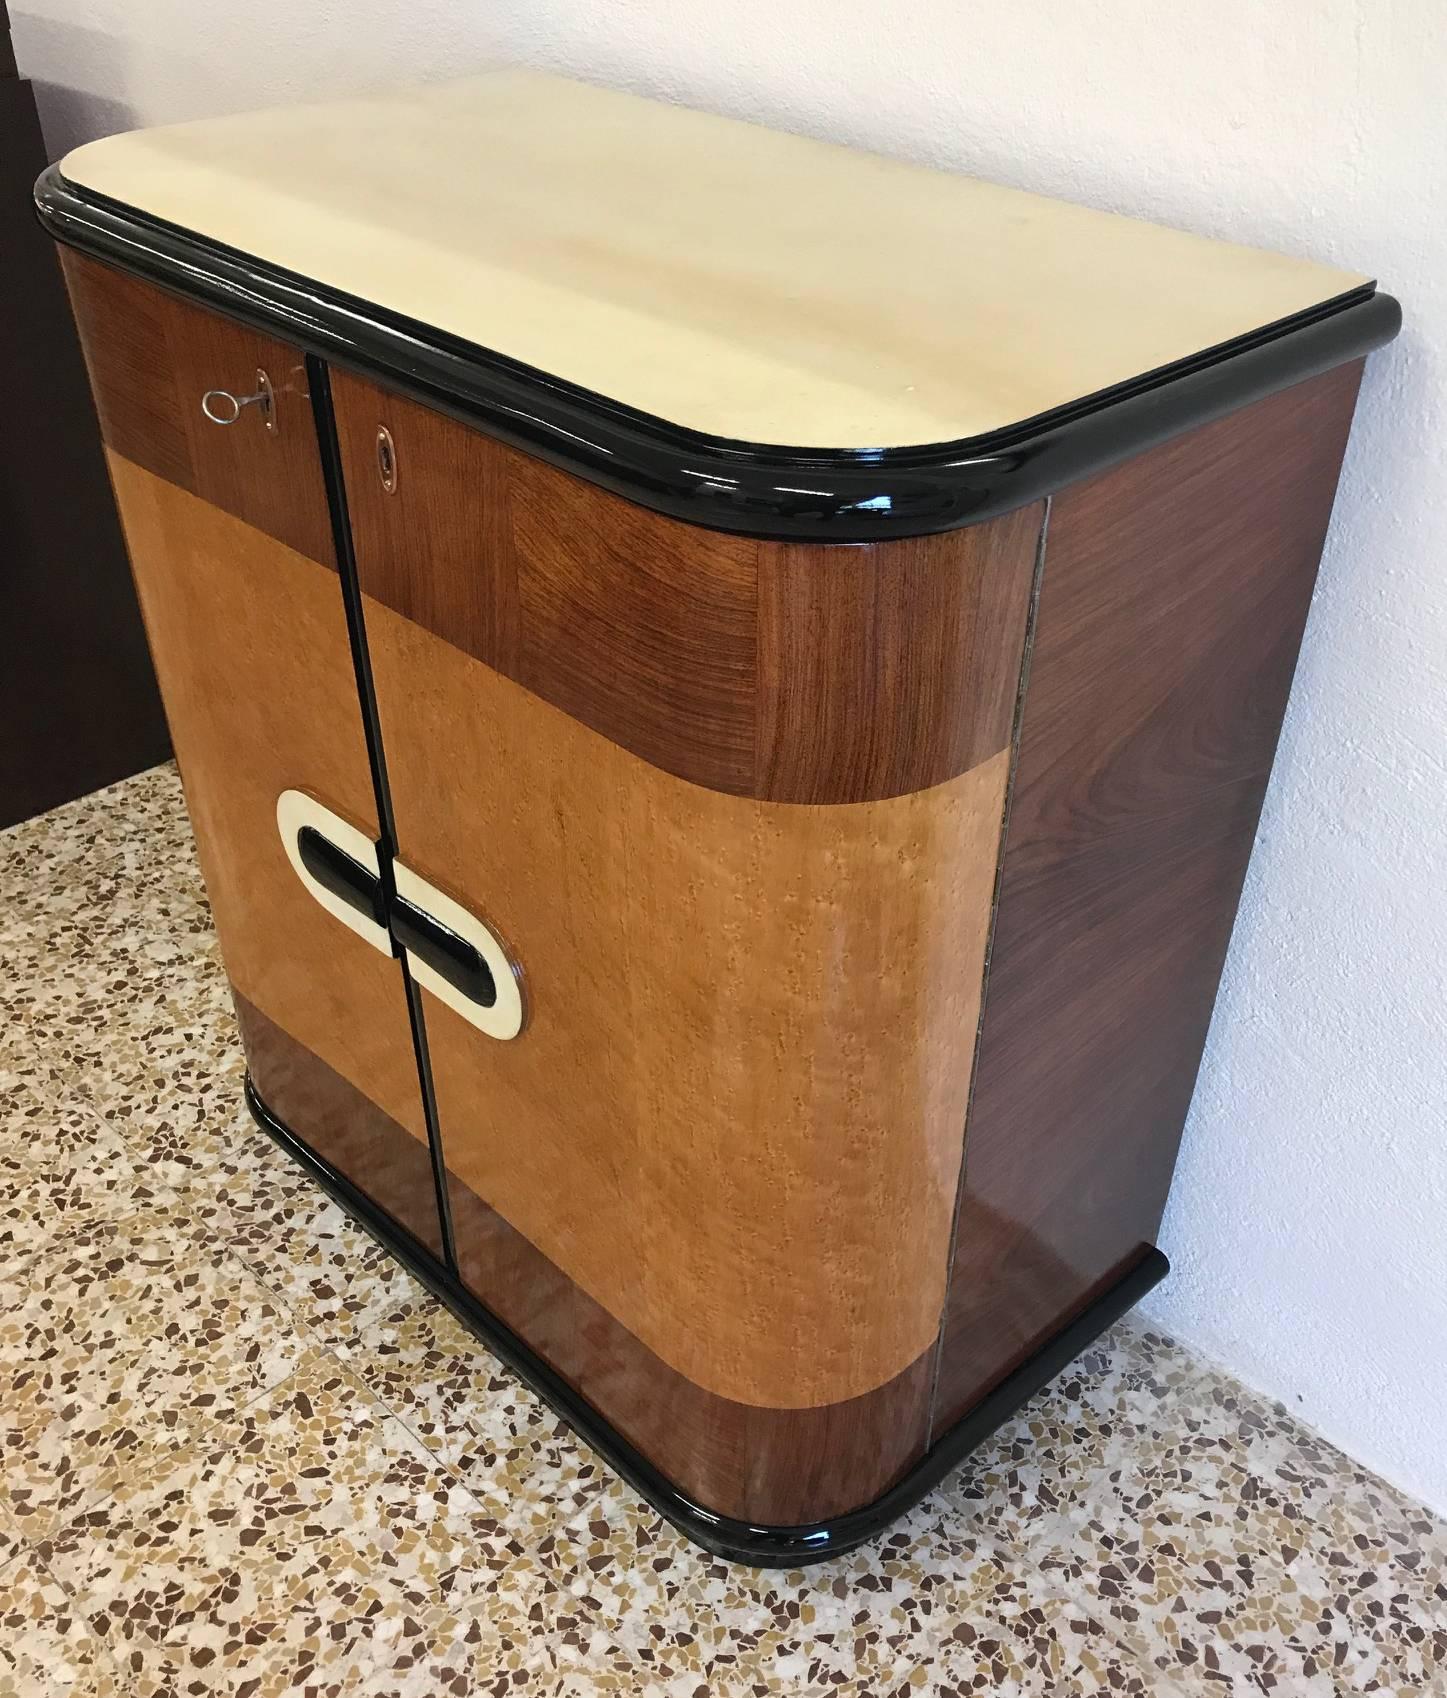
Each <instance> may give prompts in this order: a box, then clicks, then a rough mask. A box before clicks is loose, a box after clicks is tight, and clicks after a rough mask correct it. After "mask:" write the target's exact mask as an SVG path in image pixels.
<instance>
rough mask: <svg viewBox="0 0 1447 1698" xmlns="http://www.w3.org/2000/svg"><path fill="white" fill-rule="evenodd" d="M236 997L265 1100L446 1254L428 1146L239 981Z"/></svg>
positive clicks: (422, 1239) (401, 1220)
mask: <svg viewBox="0 0 1447 1698" xmlns="http://www.w3.org/2000/svg"><path fill="white" fill-rule="evenodd" d="M232 998H233V1001H234V1002H235V1004H236V1020H237V1024H238V1025H239V1026H240V1028H241V1042H242V1046H243V1048H244V1049H245V1051H246V1065H247V1068H248V1070H249V1071H250V1073H251V1079H252V1083H253V1084H254V1085H255V1086H256V1089H257V1092H258V1093H259V1095H260V1097H261V1100H262V1102H264V1103H265V1104H266V1106H267V1108H268V1109H270V1111H271V1112H272V1114H274V1115H275V1116H276V1117H277V1119H278V1120H280V1121H281V1123H282V1124H283V1125H284V1126H285V1127H286V1128H287V1130H288V1131H290V1132H294V1133H295V1134H296V1135H297V1137H299V1138H300V1139H301V1140H302V1141H303V1142H304V1143H305V1144H307V1145H309V1146H310V1148H311V1149H312V1150H313V1151H315V1153H316V1154H317V1155H319V1156H321V1157H323V1158H324V1159H325V1160H326V1161H329V1162H330V1163H331V1164H332V1166H333V1167H335V1168H337V1169H339V1170H340V1171H341V1172H342V1173H344V1174H345V1175H346V1176H347V1178H348V1179H350V1180H351V1182H352V1183H353V1184H354V1185H355V1186H356V1187H357V1188H358V1189H359V1190H361V1191H365V1192H366V1194H367V1195H368V1196H369V1197H370V1198H371V1199H372V1201H373V1202H375V1203H379V1204H380V1205H381V1206H382V1207H383V1208H384V1209H386V1210H387V1212H388V1213H389V1214H390V1215H391V1216H392V1218H393V1219H394V1220H395V1221H397V1222H398V1223H399V1224H400V1225H402V1226H404V1227H405V1228H406V1229H407V1231H408V1232H410V1233H411V1234H412V1236H413V1237H414V1238H415V1239H417V1240H418V1242H419V1243H422V1244H425V1245H426V1246H427V1248H428V1249H429V1250H430V1251H431V1252H432V1254H433V1255H434V1256H436V1257H437V1258H438V1259H439V1260H441V1258H442V1222H441V1217H440V1215H439V1214H438V1210H437V1186H436V1182H435V1180H434V1179H433V1175H432V1156H431V1152H430V1151H429V1150H428V1147H427V1145H426V1144H425V1143H423V1142H421V1141H420V1140H419V1139H417V1138H416V1137H414V1136H413V1135H412V1134H411V1133H410V1132H408V1131H406V1130H405V1128H403V1127H402V1126H400V1125H398V1123H397V1122H396V1121H395V1120H393V1118H392V1117H391V1115H389V1114H386V1113H384V1112H383V1110H382V1109H380V1108H378V1106H377V1105H376V1103H374V1102H373V1101H372V1100H371V1098H370V1097H367V1096H366V1095H364V1094H363V1093H362V1092H361V1091H359V1090H358V1089H357V1087H356V1086H355V1085H354V1084H353V1083H352V1082H351V1080H350V1079H344V1078H343V1077H342V1075H341V1074H340V1073H338V1072H337V1071H336V1069H335V1068H333V1067H328V1065H327V1064H326V1062H324V1061H323V1060H322V1059H321V1057H320V1056H316V1055H313V1054H312V1052H311V1051H310V1050H309V1049H307V1047H306V1046H305V1045H304V1044H300V1043H298V1042H297V1040H296V1039H295V1038H294V1037H292V1035H291V1033H290V1032H287V1031H283V1029H282V1028H281V1027H280V1026H278V1025H277V1024H276V1022H275V1021H274V1020H270V1019H268V1018H267V1016H266V1015H265V1014H263V1013H262V1012H261V1010H260V1009H259V1008H257V1007H256V1006H255V1005H254V1004H253V1003H251V1002H249V1001H248V1000H247V999H246V998H245V997H244V996H243V995H242V994H241V992H240V991H238V990H236V989H235V987H234V986H233V987H232Z"/></svg>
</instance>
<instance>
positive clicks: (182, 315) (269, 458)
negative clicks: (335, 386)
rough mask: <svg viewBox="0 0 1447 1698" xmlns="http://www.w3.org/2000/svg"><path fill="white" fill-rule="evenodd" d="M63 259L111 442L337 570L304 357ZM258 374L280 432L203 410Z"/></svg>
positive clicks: (95, 267) (254, 415)
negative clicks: (268, 387)
mask: <svg viewBox="0 0 1447 1698" xmlns="http://www.w3.org/2000/svg"><path fill="white" fill-rule="evenodd" d="M61 258H62V263H63V265H64V268H65V279H66V283H67V285H68V287H69V289H70V298H71V305H72V306H73V308H74V310H75V317H76V322H77V324H78V325H79V327H80V334H81V342H82V345H83V346H84V348H85V355H86V362H87V364H88V365H89V367H90V380H91V388H92V390H93V392H94V394H95V401H96V410H97V412H98V413H99V414H100V421H101V433H102V435H103V436H104V438H105V441H106V444H107V446H108V447H109V448H110V449H112V451H113V452H115V453H117V454H120V455H122V456H123V457H124V458H125V459H127V460H129V461H130V462H131V463H132V464H133V465H137V466H142V467H144V468H145V469H146V470H147V471H150V472H154V473H155V474H156V476H157V477H161V478H164V479H165V480H166V481H167V482H168V483H172V484H175V485H176V486H177V487H178V488H180V489H184V490H189V491H190V492H191V494H193V495H198V496H200V497H201V499H202V500H204V501H208V502H210V503H211V504H212V505H213V506H216V507H221V508H224V509H225V511H226V512H228V513H232V514H234V515H235V516H236V517H237V518H240V519H245V520H246V522H247V523H248V524H250V525H254V526H255V527H256V528H257V529H258V530H262V531H265V532H266V533H267V534H268V535H269V536H272V537H275V538H276V539H277V541H279V542H283V543H285V544H286V545H287V546H288V547H289V548H292V549H295V550H296V551H297V552H298V553H301V554H305V555H308V556H309V557H310V558H311V559H313V560H317V561H320V562H321V563H322V564H323V565H327V566H330V565H332V564H333V555H332V533H331V521H330V517H329V515H328V512H327V501H326V491H325V488H324V487H323V484H322V470H321V458H320V456H319V454H318V452H317V444H316V430H315V427H314V425H313V423H312V414H311V401H310V400H309V398H308V395H307V386H306V370H305V365H304V361H303V356H302V354H301V351H300V350H299V349H297V348H294V347H292V346H290V345H289V344H287V343H285V342H278V341H276V340H275V339H274V338H272V337H269V336H262V335H260V334H258V333H257V332H256V331H253V330H248V329H247V328H246V327H245V326H244V325H241V324H237V323H235V322H233V321H232V320H230V319H227V318H223V317H221V316H220V315H219V314H217V313H213V312H208V311H206V310H205V309H204V308H202V307H196V306H192V305H190V304H189V303H187V302H185V301H182V300H179V299H177V298H176V297H175V296H174V295H168V294H166V293H165V292H164V291H163V290H161V289H157V288H155V287H154V286H153V285H152V284H149V283H145V282H142V281H141V279H139V278H136V277H131V276H129V275H127V274H126V273H125V272H123V271H117V270H115V269H114V268H113V267H111V266H107V265H102V264H101V263H100V262H99V261H98V260H93V259H87V258H85V257H84V256H82V255H80V254H78V253H75V252H73V251H71V250H68V249H62V250H61ZM258 368H260V369H262V370H264V371H265V372H266V373H267V374H268V376H269V377H270V379H271V382H272V385H273V389H274V393H275V397H276V404H275V408H274V416H275V419H276V429H275V430H274V431H268V430H266V429H265V428H264V426H263V422H262V416H261V412H260V409H259V408H257V407H248V408H247V409H246V410H245V411H244V412H243V414H242V416H241V418H240V419H239V420H238V421H237V422H236V423H235V424H234V425H217V424H213V423H211V421H210V420H209V419H207V418H206V417H205V416H204V415H203V414H202V412H201V397H202V395H203V394H204V393H205V392H206V391H207V390H208V389H217V388H220V389H229V390H231V391H232V392H233V393H235V394H237V395H250V394H251V393H253V392H254V390H255V388H256V373H257V370H258Z"/></svg>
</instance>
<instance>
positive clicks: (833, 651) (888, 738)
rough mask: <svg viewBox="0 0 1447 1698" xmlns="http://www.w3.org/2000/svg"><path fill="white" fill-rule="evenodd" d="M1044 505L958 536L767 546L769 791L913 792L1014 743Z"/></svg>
mask: <svg viewBox="0 0 1447 1698" xmlns="http://www.w3.org/2000/svg"><path fill="white" fill-rule="evenodd" d="M1040 520H1041V510H1040V508H1039V506H1038V505H1032V506H1029V507H1023V508H1021V509H1019V510H1018V511H1017V512H1014V513H1010V514H1007V515H1006V516H1005V517H1004V518H1002V519H998V520H996V521H995V522H994V523H992V524H987V525H979V526H976V527H974V528H972V529H970V530H967V531H959V532H956V533H955V534H954V535H953V536H950V537H947V538H946V537H917V538H912V539H911V540H909V541H907V542H896V543H889V544H887V545H873V546H868V547H842V548H841V547H832V548H831V547H819V546H800V545H797V544H782V543H770V544H765V545H762V546H761V547H760V550H759V705H758V720H757V737H758V762H757V770H756V791H757V793H758V794H759V795H761V796H768V797H771V798H773V799H774V800H776V801H781V802H832V801H835V800H837V799H839V798H841V797H857V796H897V795H901V794H904V793H906V792H908V791H910V790H916V789H922V788H924V786H925V785H927V784H929V783H932V782H935V781H936V780H937V778H939V777H943V776H946V775H949V774H953V773H958V772H967V771H968V770H969V769H970V768H971V767H973V766H978V765H979V763H980V762H981V761H983V760H987V759H988V758H989V757H990V756H991V755H993V754H995V753H996V752H997V751H998V750H1000V749H1003V748H1004V747H1005V746H1006V745H1007V744H1008V743H1009V741H1010V731H1011V721H1012V720H1013V717H1014V713H1015V698H1016V695H1017V693H1018V688H1019V682H1020V649H1021V644H1022V641H1023V638H1024V631H1025V615H1026V610H1027V608H1028V605H1029V601H1030V590H1031V585H1032V581H1033V572H1032V566H1033V563H1034V556H1035V546H1036V541H1037V538H1038V537H1039V534H1040Z"/></svg>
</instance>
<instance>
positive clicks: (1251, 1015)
mask: <svg viewBox="0 0 1447 1698" xmlns="http://www.w3.org/2000/svg"><path fill="white" fill-rule="evenodd" d="M14 24H15V34H16V41H17V48H18V51H19V54H20V58H21V64H22V67H23V68H25V69H28V71H29V72H30V73H31V74H32V75H33V76H34V77H35V78H36V79H37V81H38V82H39V83H40V84H41V91H40V92H41V98H42V102H43V110H44V113H45V116H46V119H47V122H48V124H49V128H50V139H51V142H52V145H53V147H54V148H55V149H56V150H57V151H59V150H60V149H61V148H63V147H64V146H68V145H69V144H71V143H72V142H74V141H78V140H81V139H85V138H88V137H90V136H92V135H97V134H101V133H103V132H105V131H107V130H113V129H118V128H125V127H128V126H130V125H132V124H141V123H155V122H159V121H164V120H167V119H175V118H183V117H191V116H196V115H200V114H205V113H210V112H217V111H225V110H233V109H237V108H241V107H245V106H249V105H260V104H265V103H268V102H272V101H277V100H282V99H291V98H295V97H298V96H306V95H320V94H325V93H328V92H331V91H334V90H345V89H351V88H356V87H361V86H365V85H368V84H374V83H387V82H390V81H394V80H396V79H398V78H402V77H408V76H423V77H435V76H444V75H447V74H450V73H454V72H461V71H463V70H466V69H470V68H472V67H474V66H476V65H478V64H480V63H482V62H484V61H485V60H486V59H487V58H489V57H504V58H510V59H519V60H525V61H530V62H533V63H538V64H543V65H547V66H550V67H553V68H557V69H562V70H568V71H573V72H576V73H580V74H583V75H586V76H589V77H591V78H593V79H594V80H597V81H603V82H612V83H618V84H622V85H627V86H631V87H634V88H638V89H641V90H645V91H649V92H654V93H658V94H662V95H666V96H670V97H674V98H677V99H680V100H683V101H687V102H690V103H693V104H696V105H701V106H710V107H714V108H716V109H719V110H723V111H729V112H733V113H737V114H740V115H743V116H748V117H753V118H759V119H764V120H767V121H770V122H773V123H776V124H779V125H782V126H784V127H786V128H791V129H798V130H807V131H813V132H817V133H819V134H823V135H827V136H831V137H835V138H838V139H844V140H850V141H855V142H860V143H865V144H867V145H870V146H873V147H877V148H880V149H883V150H886V151H891V152H897V153H901V154H906V155H910V156H913V157H916V158H920V159H925V160H929V161H933V162H935V163H937V164H941V165H953V166H961V167H966V168H968V169H970V170H973V171H977V172H980V173H981V174H984V175H987V176H991V177H995V178H997V179H999V180H1001V181H1005V182H1010V183H1018V184H1021V185H1024V186H1027V187H1030V188H1035V189H1043V190H1046V191H1051V192H1057V193H1060V194H1062V195H1065V196H1068V197H1071V198H1073V199H1078V200H1082V201H1087V202H1090V203H1092V204H1096V205H1101V206H1107V207H1112V208H1116V209H1119V210H1122V211H1126V212H1133V213H1141V214H1145V215H1148V216H1153V217H1157V218H1161V219H1164V220H1167V221H1170V222H1173V223H1178V224H1181V225H1184V226H1186V227H1187V228H1189V229H1194V230H1200V231H1203V232H1206V233H1208V234H1212V235H1220V236H1229V237H1234V238H1237V239H1240V240H1244V241H1254V242H1260V243H1263V244H1269V245H1271V246H1275V247H1279V248H1281V249H1283V250H1285V251H1287V252H1290V253H1300V254H1307V255H1311V256H1312V257H1314V258H1318V259H1323V260H1330V261H1336V262H1338V263H1340V264H1342V265H1347V266H1353V267H1358V268H1360V269H1362V270H1367V271H1372V272H1375V273H1376V274H1377V275H1378V276H1379V277H1380V278H1381V279H1382V281H1383V284H1384V286H1385V287H1387V288H1389V289H1390V290H1391V291H1392V292H1393V293H1395V294H1397V295H1398V296H1399V297H1400V298H1401V300H1402V302H1403V305H1404V307H1405V311H1406V329H1405V331H1404V333H1403V335H1402V337H1401V339H1400V340H1399V341H1398V342H1397V343H1396V344H1395V345H1394V346H1393V347H1392V348H1391V349H1390V350H1388V351H1387V352H1386V353H1384V354H1380V355H1378V356H1376V358H1375V359H1374V361H1373V363H1372V366H1371V370H1370V373H1369V375H1368V378H1367V382H1366V388H1365V391H1364V394H1363V399H1362V404H1361V407H1360V410H1359V412H1358V415H1357V425H1356V431H1355V434H1354V436H1353V438H1352V445H1351V449H1350V452H1349V455H1348V461H1347V469H1346V475H1345V482H1344V485H1343V488H1342V493H1341V497H1340V499H1339V501H1338V505H1337V514H1336V519H1335V522H1334V524H1333V527H1332V534H1331V539H1330V543H1329V545H1328V549H1327V555H1326V559H1325V562H1324V564H1323V568H1322V576H1321V585H1320V589H1319V591H1318V595H1317V601H1316V606H1315V609H1314V611H1313V614H1312V619H1311V625H1310V628H1309V630H1308V632H1307V638H1306V646H1305V650H1304V652H1303V656H1302V661H1301V668H1300V672H1299V674H1298V678H1297V686H1296V693H1295V695H1294V697H1293V699H1292V705H1291V711H1290V714H1289V717H1288V720H1287V725H1286V731H1285V736H1284V738H1283V742H1282V748H1281V754H1280V757H1279V759H1278V762H1277V768H1276V774H1275V778H1274V780H1273V783H1272V787H1271V792H1270V795H1269V797H1268V799H1267V804H1266V812H1265V816H1264V819H1263V822H1262V828H1261V839H1260V843H1259V845H1258V848H1257V852H1256V858H1255V861H1254V863H1253V865H1252V869H1251V875H1250V878H1249V880H1248V883H1247V888H1246V896H1245V901H1244V903H1243V906H1242V911H1241V918H1240V922H1239V925H1238V927H1237V931H1236V937H1235V942H1234V945H1233V947H1232V951H1231V957H1230V961H1229V963H1228V966H1227V971H1226V978H1225V983H1224V986H1223V989H1222V994H1221V1000H1220V1004H1219V1006H1218V1009H1217V1015H1216V1021H1215V1025H1214V1027H1213V1030H1212V1037H1211V1042H1210V1045H1209V1048H1208V1051H1207V1056H1206V1063H1205V1068H1204V1071H1203V1074H1202V1078H1201V1084H1200V1088H1199V1090H1198V1093H1197V1097H1196V1104H1195V1109H1194V1112H1193V1114H1192V1117H1191V1122H1190V1126H1189V1129H1188V1132H1187V1136H1186V1143H1185V1149H1184V1153H1183V1156H1182V1160H1181V1166H1180V1170H1179V1174H1178V1177H1177V1180H1176V1186H1175V1190H1174V1192H1173V1195H1172V1201H1171V1208H1170V1213H1169V1216H1168V1219H1167V1222H1166V1228H1165V1235H1164V1246H1165V1248H1166V1250H1167V1251H1168V1253H1169V1254H1170V1256H1171V1258H1172V1260H1173V1261H1174V1263H1175V1270H1176V1271H1175V1276H1174V1278H1173V1280H1172V1281H1171V1282H1170V1284H1169V1286H1168V1287H1167V1288H1166V1289H1164V1290H1163V1291H1161V1292H1160V1293H1158V1294H1157V1295H1156V1296H1155V1299H1154V1301H1153V1303H1152V1304H1151V1306H1150V1307H1151V1311H1152V1313H1153V1314H1154V1315H1155V1316H1156V1317H1158V1319H1159V1320H1160V1322H1161V1323H1162V1324H1164V1325H1166V1326H1168V1327H1170V1328H1171V1329H1172V1330H1174V1331H1175V1332H1176V1333H1177V1334H1178V1335H1179V1336H1181V1337H1182V1338H1184V1339H1186V1340H1188V1341H1190V1342H1192V1343H1194V1344H1195V1345H1197V1346H1198V1347H1199V1348H1201V1349H1202V1350H1204V1351H1206V1352H1208V1353H1209V1354H1211V1355H1213V1356H1215V1357H1217V1358H1218V1359H1219V1360H1220V1361H1222V1362H1224V1363H1226V1364H1227V1365H1228V1366H1230V1367H1231V1368H1233V1369H1234V1370H1235V1371H1236V1372H1237V1373H1238V1374H1240V1375H1241V1376H1242V1377H1243V1378H1244V1379H1246V1380H1248V1381H1250V1382H1251V1383H1253V1384H1254V1385H1256V1386H1258V1387H1260V1388H1261V1389H1263V1390H1265V1391H1267V1392H1269V1393H1271V1394H1273V1395H1274V1396H1276V1397H1279V1398H1281V1399H1282V1400H1283V1401H1284V1402H1286V1403H1287V1404H1289V1405H1291V1406H1292V1407H1293V1408H1294V1409H1296V1410H1297V1411H1298V1412H1299V1413H1300V1414H1301V1415H1302V1416H1303V1417H1304V1418H1305V1419H1306V1420H1307V1421H1309V1422H1311V1423H1312V1424H1313V1425H1314V1426H1316V1427H1318V1428H1319V1429H1321V1430H1322V1431H1323V1432H1325V1433H1326V1434H1327V1435H1328V1436H1330V1437H1331V1438H1332V1439H1334V1440H1336V1441H1337V1442H1338V1443H1339V1444H1340V1445H1342V1446H1343V1447H1344V1448H1345V1449H1346V1450H1348V1451H1349V1452H1351V1453H1352V1454H1353V1455H1354V1456H1356V1457H1358V1458H1359V1459H1360V1460H1362V1461H1364V1462H1366V1463H1367V1464H1369V1465H1370V1466H1372V1467H1374V1468H1377V1469H1379V1470H1380V1471H1381V1472H1383V1473H1384V1474H1386V1475H1387V1476H1388V1477H1389V1478H1391V1479H1393V1480H1395V1481H1396V1482H1398V1483H1399V1484H1401V1485H1402V1486H1404V1487H1406V1488H1407V1489H1408V1490H1409V1491H1411V1492H1413V1493H1415V1494H1416V1495H1418V1496H1420V1497H1421V1498H1423V1499H1425V1500H1427V1501H1429V1502H1431V1503H1433V1504H1434V1505H1436V1506H1437V1507H1439V1508H1442V1509H1447V1120H1444V1109H1443V1098H1444V1053H1447V1043H1444V1007H1447V970H1444V962H1447V895H1444V884H1447V849H1444V846H1447V784H1444V728H1447V606H1444V595H1443V584H1444V578H1447V574H1444V557H1447V461H1444V441H1447V428H1444V427H1447V420H1444V403H1443V377H1444V369H1443V368H1444V352H1447V146H1444V143H1443V139H1442V89H1443V86H1444V83H1447V34H1444V26H1443V22H1442V17H1441V10H1440V0H1277V4H1275V5H1271V6H1266V5H1262V4H1260V3H1259V0H1176V3H1175V4H1174V5H1171V6H1161V5H1159V4H1156V3H1155V0H1045V3H1036V4H1019V5H1015V6H993V7H989V8H986V7H980V6H964V5H960V4H959V3H958V0H911V3H910V4H908V5H904V4H899V5H892V6H891V5H884V4H881V3H880V0H611V3H610V4H607V5H598V4H596V3H593V0H493V3H492V4H490V5H488V6H486V7H484V6H481V5H475V4H469V3H468V0H410V3H409V4H408V5H406V6H397V5H394V4H392V3H391V0H330V3H327V4H317V3H311V0H249V3H248V4H247V5H245V6H228V7H219V6H210V5H201V4H197V0H29V5H28V9H22V10H20V11H19V12H18V13H17V14H16V15H15V18H14ZM480 168H482V169H485V168H486V166H485V162H480ZM860 239H861V241H866V242H867V241H868V240H869V233H868V231H867V230H865V231H861V233H860Z"/></svg>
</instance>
